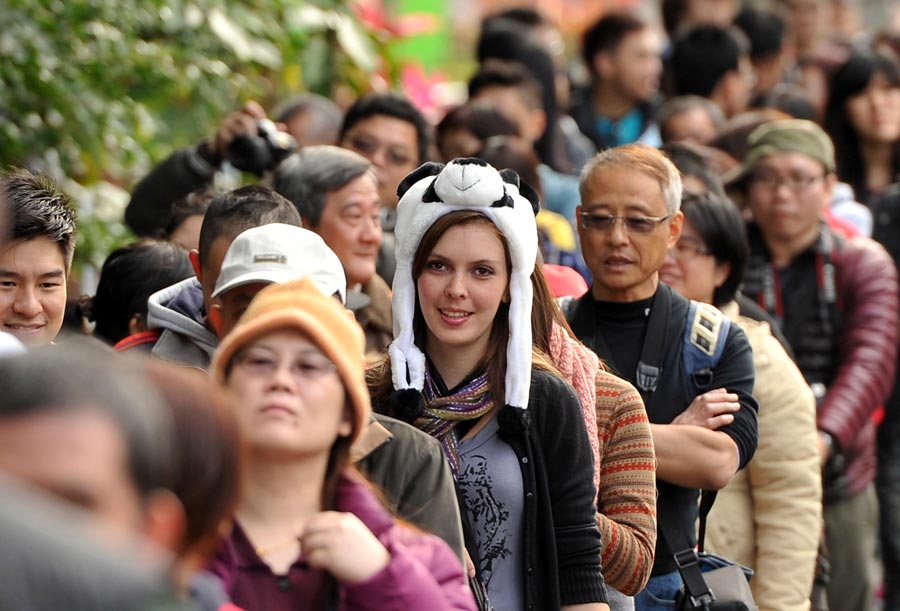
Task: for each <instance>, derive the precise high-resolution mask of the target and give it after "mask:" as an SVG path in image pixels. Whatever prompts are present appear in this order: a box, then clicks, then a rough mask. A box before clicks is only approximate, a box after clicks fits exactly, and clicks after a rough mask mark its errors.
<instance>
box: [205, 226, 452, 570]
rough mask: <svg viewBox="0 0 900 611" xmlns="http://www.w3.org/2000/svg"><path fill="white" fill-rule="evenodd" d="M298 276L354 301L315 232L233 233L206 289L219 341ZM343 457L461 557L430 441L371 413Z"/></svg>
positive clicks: (440, 462)
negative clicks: (268, 294) (259, 300)
mask: <svg viewBox="0 0 900 611" xmlns="http://www.w3.org/2000/svg"><path fill="white" fill-rule="evenodd" d="M300 278H309V279H311V280H312V281H313V283H314V284H315V285H316V287H317V288H318V289H319V290H320V291H322V293H324V294H325V295H332V296H334V297H335V298H336V299H338V300H339V301H340V302H341V303H345V305H347V307H348V308H350V309H352V308H353V307H354V303H352V301H353V292H350V293H348V292H347V280H346V277H345V276H344V269H343V267H342V266H341V262H340V260H339V259H338V257H337V255H336V254H335V253H334V252H333V251H332V250H331V249H330V248H329V247H328V246H327V245H326V244H325V241H324V240H323V239H322V238H321V237H320V236H319V235H318V234H316V233H313V232H312V231H309V230H307V229H302V228H300V227H295V226H293V225H286V224H282V223H270V224H268V225H261V226H259V227H254V228H251V229H248V230H246V231H244V232H243V233H241V234H239V235H238V236H237V237H236V238H234V241H233V242H232V243H231V245H230V246H229V247H228V250H227V251H226V253H225V258H224V259H223V260H222V268H221V270H220V272H219V275H218V279H217V281H216V285H215V288H214V289H213V291H212V301H213V305H212V306H211V308H210V320H211V322H212V324H213V327H214V328H215V329H216V332H217V333H218V336H219V339H220V340H223V339H224V338H225V337H226V336H227V335H228V334H229V333H230V332H231V330H232V329H234V327H235V325H236V324H237V322H238V320H239V319H240V317H241V316H242V315H243V313H244V311H245V310H246V309H247V307H248V306H249V305H250V302H251V301H253V298H254V297H255V296H256V294H257V293H259V292H260V291H261V290H263V289H264V288H265V287H266V286H268V285H270V284H284V283H285V282H289V281H292V280H298V279H300ZM350 457H351V460H352V461H353V462H354V463H355V464H356V466H357V467H359V468H360V470H361V471H362V472H363V473H364V474H365V475H366V476H367V477H368V479H369V480H370V481H372V482H373V483H374V484H375V485H376V486H378V488H379V489H380V490H383V491H384V493H385V495H386V496H387V500H388V501H389V502H390V504H391V506H392V508H393V509H394V510H395V511H396V512H397V514H398V515H399V516H400V517H401V518H403V519H404V520H406V521H408V522H410V523H412V524H415V525H416V526H418V527H419V528H422V529H424V530H427V531H428V532H432V533H434V534H436V535H438V536H439V537H441V538H442V539H443V540H444V541H446V542H447V543H448V544H449V545H450V547H451V548H452V549H453V551H454V552H456V554H457V555H458V556H459V557H460V560H464V559H465V556H464V555H463V554H464V552H463V537H462V523H461V521H460V515H459V505H458V503H457V501H456V492H455V488H454V486H453V478H452V475H451V474H450V470H449V467H448V465H447V463H446V461H445V460H444V455H443V451H442V450H441V445H440V443H438V441H437V440H435V439H434V438H432V437H431V436H430V435H427V434H425V433H423V432H421V431H419V430H418V429H416V428H415V427H412V426H410V425H408V424H406V423H404V422H400V421H398V420H395V419H393V418H390V417H388V416H381V415H377V414H376V415H373V416H372V418H371V420H370V422H369V426H368V427H367V428H366V429H365V431H364V432H363V434H362V435H361V436H360V438H359V439H358V440H357V441H356V442H355V443H354V445H353V447H352V448H351V451H350Z"/></svg>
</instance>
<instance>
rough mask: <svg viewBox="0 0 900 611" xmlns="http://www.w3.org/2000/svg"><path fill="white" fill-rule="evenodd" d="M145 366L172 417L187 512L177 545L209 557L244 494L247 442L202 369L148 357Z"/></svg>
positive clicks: (179, 491)
mask: <svg viewBox="0 0 900 611" xmlns="http://www.w3.org/2000/svg"><path fill="white" fill-rule="evenodd" d="M144 367H145V373H146V375H147V377H148V378H149V380H150V382H152V383H153V385H154V386H155V387H156V390H157V391H158V392H159V394H160V395H161V396H162V398H163V400H164V403H165V404H166V406H167V407H168V408H169V411H170V412H171V416H172V420H173V427H172V428H173V431H172V433H173V435H172V439H173V450H174V452H173V454H174V458H175V463H176V464H177V465H178V469H177V470H176V471H175V474H174V478H173V481H172V486H171V490H172V493H173V494H175V496H176V497H178V500H179V501H181V504H182V506H183V507H184V512H185V516H186V518H187V523H186V525H185V532H184V537H183V538H182V541H181V547H180V549H179V550H178V551H179V553H181V554H184V553H186V552H192V551H193V552H197V553H199V555H200V556H201V557H202V558H208V556H209V555H211V554H212V552H213V551H214V550H215V547H216V545H217V543H218V542H219V539H220V538H221V535H220V532H221V526H222V523H223V522H224V521H225V520H227V519H229V518H230V517H231V515H232V514H233V512H234V507H235V505H236V503H237V500H238V497H239V495H240V476H241V469H240V467H241V465H240V463H241V457H242V455H243V447H242V443H241V437H240V434H239V431H238V426H237V422H236V421H235V418H234V415H233V414H232V413H231V412H230V411H228V409H227V408H226V407H225V405H224V402H223V400H222V397H221V396H220V394H219V392H218V391H217V389H216V388H215V386H214V385H213V384H212V381H211V380H210V378H209V377H208V376H206V375H204V374H203V373H202V372H198V371H194V370H191V369H189V368H187V367H181V366H178V365H174V364H172V363H168V362H165V361H160V360H157V359H145V361H144Z"/></svg>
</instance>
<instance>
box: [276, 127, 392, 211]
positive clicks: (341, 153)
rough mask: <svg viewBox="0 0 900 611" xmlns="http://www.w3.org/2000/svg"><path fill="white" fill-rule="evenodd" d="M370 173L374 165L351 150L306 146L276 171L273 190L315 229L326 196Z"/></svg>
mask: <svg viewBox="0 0 900 611" xmlns="http://www.w3.org/2000/svg"><path fill="white" fill-rule="evenodd" d="M371 171H372V162H370V161H369V160H368V159H366V158H365V157H363V156H362V155H360V154H358V153H354V152H353V151H351V150H348V149H344V148H340V147H337V146H328V145H324V144H323V145H317V146H306V147H303V148H302V149H301V150H299V151H298V152H296V153H294V154H293V155H291V156H290V157H288V158H287V159H285V160H284V161H282V162H281V163H280V164H279V165H278V167H276V168H275V172H274V174H273V177H272V187H273V188H274V189H275V191H277V192H278V193H279V194H280V195H283V196H284V197H286V198H287V199H289V200H290V201H291V202H292V203H293V204H294V205H295V206H296V207H297V211H298V212H299V213H300V217H301V218H302V219H303V220H304V221H305V222H306V224H307V225H308V226H309V227H312V228H315V227H318V226H319V222H320V221H321V220H322V211H323V210H324V209H325V199H326V197H327V195H328V194H329V193H330V192H332V191H337V190H338V189H341V188H343V187H344V186H346V185H347V184H348V183H350V182H351V181H353V180H356V179H357V178H359V177H360V176H362V175H363V174H365V173H366V172H371ZM373 180H375V179H374V175H373Z"/></svg>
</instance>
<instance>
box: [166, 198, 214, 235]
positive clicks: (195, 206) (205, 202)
mask: <svg viewBox="0 0 900 611" xmlns="http://www.w3.org/2000/svg"><path fill="white" fill-rule="evenodd" d="M218 194H219V191H218V190H216V189H215V188H213V187H204V188H202V189H197V190H196V191H191V192H190V193H188V194H187V195H185V196H184V197H182V198H180V199H177V200H175V202H174V203H173V204H172V211H171V213H170V214H169V222H168V223H166V227H165V229H163V234H162V237H163V238H164V239H166V240H168V239H170V238H171V237H172V234H174V233H175V232H176V231H178V228H179V227H181V224H182V223H184V222H185V221H186V220H187V219H189V218H190V217H192V216H203V215H204V214H206V210H207V209H208V208H209V205H210V203H212V200H213V199H214V198H215V197H216V195H218Z"/></svg>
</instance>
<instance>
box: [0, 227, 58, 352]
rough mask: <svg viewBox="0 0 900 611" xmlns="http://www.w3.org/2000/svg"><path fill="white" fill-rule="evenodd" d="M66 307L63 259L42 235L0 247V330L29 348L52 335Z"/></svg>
mask: <svg viewBox="0 0 900 611" xmlns="http://www.w3.org/2000/svg"><path fill="white" fill-rule="evenodd" d="M65 309H66V261H65V258H64V257H63V254H62V250H60V247H59V245H58V244H56V243H55V242H53V241H52V240H51V239H49V238H46V237H35V238H31V239H27V240H14V241H11V242H8V243H6V244H4V245H3V246H0V329H2V330H3V331H5V332H7V333H11V334H12V335H15V336H16V337H17V338H19V340H21V341H22V343H23V344H25V345H26V346H28V347H29V348H35V347H38V346H43V345H45V344H49V343H50V342H52V341H53V340H54V338H56V335H57V334H58V333H59V330H60V328H61V327H62V323H63V315H64V313H65Z"/></svg>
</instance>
